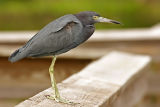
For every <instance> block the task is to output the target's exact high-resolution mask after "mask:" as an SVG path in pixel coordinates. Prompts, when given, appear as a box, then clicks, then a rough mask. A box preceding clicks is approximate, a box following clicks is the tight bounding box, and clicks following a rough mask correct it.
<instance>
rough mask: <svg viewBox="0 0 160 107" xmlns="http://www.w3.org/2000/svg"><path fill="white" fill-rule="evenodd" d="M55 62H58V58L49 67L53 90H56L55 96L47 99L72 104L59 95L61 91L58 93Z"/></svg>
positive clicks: (54, 58) (54, 57)
mask: <svg viewBox="0 0 160 107" xmlns="http://www.w3.org/2000/svg"><path fill="white" fill-rule="evenodd" d="M55 61H56V56H53V60H52V63H51V65H50V67H49V74H50V78H51V84H52V89H53V90H54V96H47V98H49V99H52V100H55V101H56V102H61V103H66V104H72V102H70V101H68V100H66V99H63V98H61V97H60V94H59V91H58V88H57V85H56V80H55V77H54V64H55Z"/></svg>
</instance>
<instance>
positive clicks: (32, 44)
mask: <svg viewBox="0 0 160 107" xmlns="http://www.w3.org/2000/svg"><path fill="white" fill-rule="evenodd" d="M93 16H95V17H96V16H97V17H99V14H97V13H96V12H90V11H86V12H81V13H79V14H75V15H73V14H69V15H65V16H62V17H60V18H58V19H56V20H55V21H53V22H51V23H49V24H48V25H46V26H45V27H44V28H43V29H42V30H40V31H39V32H38V33H37V34H36V35H35V36H33V37H32V38H31V39H30V40H29V41H28V42H27V43H26V44H25V45H24V46H23V47H21V48H20V49H18V50H16V51H15V52H14V53H13V54H12V55H11V56H10V57H9V61H11V62H16V61H18V60H20V59H22V58H25V57H39V56H48V55H58V54H62V53H64V52H67V51H69V50H70V49H72V48H75V47H77V46H78V45H79V44H81V43H83V42H84V41H86V40H87V39H88V38H89V37H90V36H91V35H92V34H93V33H94V29H95V28H94V23H96V22H98V20H97V21H96V20H94V18H93ZM100 18H101V17H100ZM107 20H108V22H112V21H113V20H109V19H107ZM114 22H115V23H117V24H119V22H116V21H114Z"/></svg>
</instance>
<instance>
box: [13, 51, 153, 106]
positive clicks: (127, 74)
mask: <svg viewBox="0 0 160 107" xmlns="http://www.w3.org/2000/svg"><path fill="white" fill-rule="evenodd" d="M149 62H150V57H148V56H141V55H133V54H127V53H123V52H111V53H110V54H108V55H106V56H104V57H103V58H101V59H100V60H98V61H95V62H93V63H91V64H90V65H88V66H87V67H86V68H84V69H83V70H82V71H81V72H79V73H77V74H75V75H73V76H71V77H69V78H68V79H66V80H64V81H63V82H62V83H60V84H59V85H58V88H59V90H60V93H61V95H62V97H64V98H67V99H69V100H71V101H73V102H77V103H79V104H76V105H67V104H61V103H56V102H55V101H53V100H49V99H47V98H46V97H45V96H46V95H50V94H51V93H53V90H52V89H51V88H49V89H46V90H45V91H43V92H40V93H39V94H37V95H35V96H33V97H31V98H29V99H28V100H25V101H24V102H22V103H20V104H18V105H17V106H16V107H73V106H74V107H131V106H133V105H134V104H136V103H137V102H138V101H139V100H140V99H141V98H142V97H143V95H144V94H145V92H146V78H145V74H146V73H147V72H146V71H147V70H148V69H147V67H148V64H149ZM56 72H58V71H56Z"/></svg>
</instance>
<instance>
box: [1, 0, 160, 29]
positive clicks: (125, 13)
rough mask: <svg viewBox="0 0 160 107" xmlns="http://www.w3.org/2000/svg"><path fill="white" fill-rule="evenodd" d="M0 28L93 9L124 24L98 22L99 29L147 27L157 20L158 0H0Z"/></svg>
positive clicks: (29, 25)
mask: <svg viewBox="0 0 160 107" xmlns="http://www.w3.org/2000/svg"><path fill="white" fill-rule="evenodd" d="M0 10H1V11H0V30H1V31H2V30H38V29H41V28H42V27H43V26H44V25H46V24H48V23H49V22H50V21H52V20H54V19H56V18H58V17H60V16H62V15H64V14H68V13H77V12H80V11H86V10H91V11H96V12H98V13H100V14H101V16H104V17H108V18H111V19H114V20H118V21H120V22H122V23H123V24H124V26H115V25H112V24H110V25H108V24H97V25H96V27H97V28H99V29H101V28H103V29H104V28H113V27H114V28H135V27H149V26H152V25H154V24H156V23H158V22H160V0H0Z"/></svg>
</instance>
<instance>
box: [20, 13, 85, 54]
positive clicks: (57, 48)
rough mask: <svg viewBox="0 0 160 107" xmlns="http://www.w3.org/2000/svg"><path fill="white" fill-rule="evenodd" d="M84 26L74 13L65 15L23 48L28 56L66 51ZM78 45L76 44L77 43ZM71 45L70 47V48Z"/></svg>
mask: <svg viewBox="0 0 160 107" xmlns="http://www.w3.org/2000/svg"><path fill="white" fill-rule="evenodd" d="M82 29H83V27H82V24H81V22H80V21H79V20H78V19H77V18H76V17H75V16H74V15H65V16H62V17H60V18H59V19H57V20H55V21H53V22H51V23H49V24H48V25H46V26H45V27H44V28H43V29H42V30H40V31H39V32H38V33H37V34H36V35H35V36H34V37H33V38H32V39H31V40H30V41H29V42H28V43H27V44H26V45H25V46H24V47H23V48H24V49H23V50H25V51H27V53H28V55H27V56H46V55H55V54H56V53H57V54H60V53H63V52H66V51H68V50H70V49H71V47H70V46H72V45H73V47H75V46H74V43H75V40H76V37H78V36H79V35H80V33H81V31H82ZM75 45H76V44H75ZM68 47H69V48H68Z"/></svg>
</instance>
